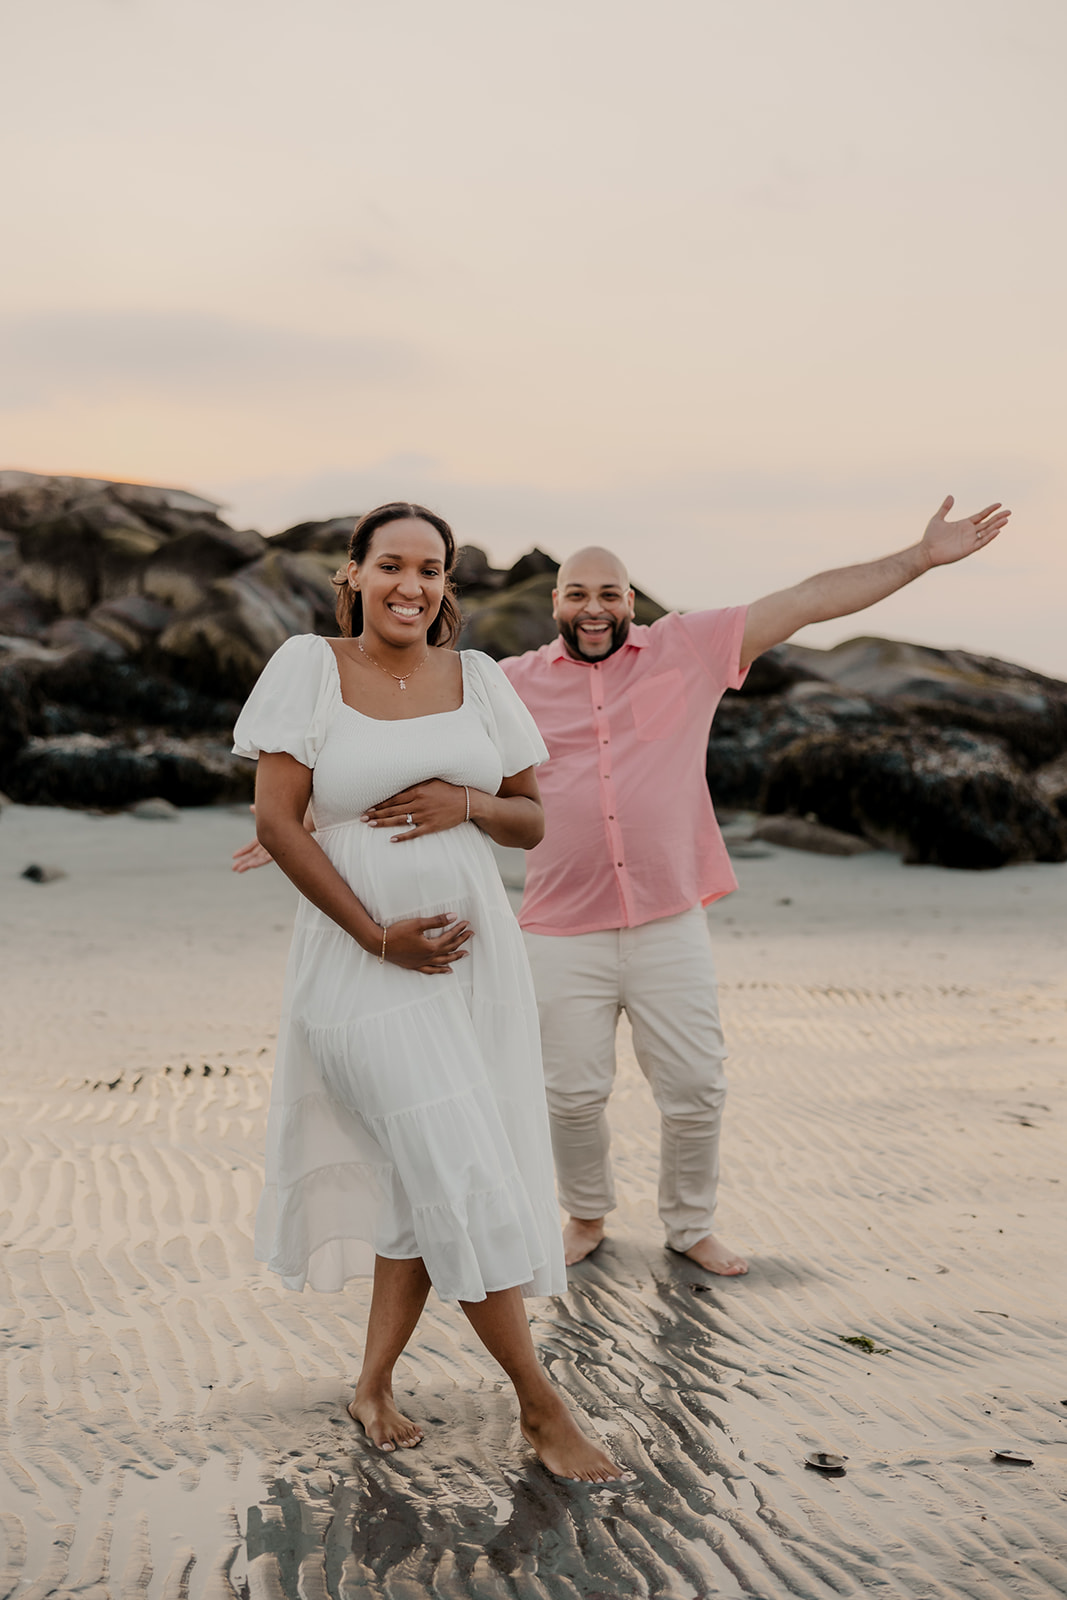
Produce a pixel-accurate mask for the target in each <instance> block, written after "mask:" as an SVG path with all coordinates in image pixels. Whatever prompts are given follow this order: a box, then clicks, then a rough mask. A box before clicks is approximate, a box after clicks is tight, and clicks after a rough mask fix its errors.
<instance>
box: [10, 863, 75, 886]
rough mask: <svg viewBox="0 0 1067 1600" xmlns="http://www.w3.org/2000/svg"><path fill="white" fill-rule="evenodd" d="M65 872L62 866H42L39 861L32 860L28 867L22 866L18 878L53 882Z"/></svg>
mask: <svg viewBox="0 0 1067 1600" xmlns="http://www.w3.org/2000/svg"><path fill="white" fill-rule="evenodd" d="M66 876H67V874H66V873H65V872H64V871H63V868H62V867H48V866H43V865H42V864H41V863H40V862H37V861H32V862H31V863H30V865H29V866H28V867H23V869H22V871H21V872H20V873H19V877H20V878H28V879H29V881H30V882H31V883H55V882H56V881H57V879H59V878H65V877H66Z"/></svg>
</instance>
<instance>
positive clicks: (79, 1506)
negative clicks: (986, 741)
mask: <svg viewBox="0 0 1067 1600" xmlns="http://www.w3.org/2000/svg"><path fill="white" fill-rule="evenodd" d="M790 859H791V858H783V860H782V861H772V862H769V863H765V862H759V863H754V864H753V866H754V867H756V866H758V869H759V872H758V874H755V875H754V883H755V888H754V893H753V900H752V911H751V913H750V915H749V921H748V922H747V923H746V922H745V920H744V917H743V916H741V914H740V912H738V913H735V914H734V915H735V921H734V922H733V923H732V925H731V927H732V929H733V930H734V931H738V930H739V931H740V933H741V934H743V935H744V938H743V939H739V940H738V942H737V943H736V944H731V943H730V933H729V931H728V930H727V929H726V928H725V925H721V926H720V929H719V933H720V934H721V935H722V938H723V961H722V969H723V976H724V1011H725V1014H726V1019H727V1023H728V1027H729V1032H730V1036H731V1039H732V1042H733V1048H734V1055H733V1060H732V1063H731V1072H732V1078H733V1099H732V1105H731V1113H730V1123H729V1130H728V1136H727V1141H726V1172H725V1188H726V1194H725V1196H724V1214H723V1216H722V1231H723V1233H724V1234H725V1235H726V1236H727V1237H728V1238H729V1239H730V1240H731V1242H736V1243H737V1244H738V1245H739V1246H744V1247H745V1248H747V1249H748V1250H749V1251H750V1252H751V1256H752V1261H753V1269H752V1272H751V1274H750V1275H749V1277H748V1278H747V1279H746V1280H743V1281H741V1280H737V1281H731V1282H726V1281H722V1280H710V1279H708V1278H707V1277H706V1276H705V1275H704V1274H703V1273H701V1272H700V1271H699V1270H698V1269H696V1268H695V1267H693V1266H692V1265H691V1264H689V1263H688V1262H686V1261H684V1260H683V1259H681V1258H679V1257H676V1256H673V1255H669V1254H667V1253H666V1252H665V1251H664V1250H663V1248H662V1246H661V1244H660V1242H659V1238H658V1233H657V1229H656V1226H655V1218H654V1193H655V1169H656V1161H657V1150H656V1139H655V1135H654V1131H653V1118H652V1117H651V1116H650V1114H649V1101H648V1096H647V1089H646V1087H645V1085H644V1082H643V1080H642V1079H641V1077H640V1075H639V1073H638V1071H637V1068H636V1066H635V1064H634V1062H633V1059H632V1054H631V1051H630V1045H629V1039H628V1035H627V1034H626V1032H625V1025H624V1027H623V1029H622V1030H621V1032H620V1041H619V1057H620V1081H619V1087H618V1092H617V1094H616V1101H615V1107H614V1121H615V1129H616V1152H617V1160H618V1167H619V1174H620V1178H621V1181H622V1188H623V1192H624V1193H625V1196H626V1199H625V1203H624V1204H623V1205H622V1206H621V1208H620V1211H619V1213H618V1214H617V1215H616V1217H615V1218H614V1219H613V1233H612V1238H611V1240H609V1242H608V1243H607V1244H605V1245H604V1246H603V1247H602V1248H601V1250H600V1251H599V1252H598V1253H597V1255H596V1256H595V1257H594V1258H593V1259H592V1260H590V1261H588V1262H587V1263H585V1264H583V1265H582V1266H581V1267H579V1268H577V1269H575V1270H574V1271H573V1272H572V1275H571V1282H572V1287H571V1292H570V1294H569V1295H568V1296H567V1297H566V1298H562V1299H560V1300H557V1301H541V1302H535V1303H534V1307H535V1313H536V1320H535V1323H534V1331H535V1335H536V1338H537V1340H538V1343H539V1346H540V1348H541V1351H542V1353H543V1355H544V1358H545V1360H546V1361H547V1363H548V1364H549V1366H550V1367H551V1369H552V1372H553V1374H554V1376H555V1377H556V1379H557V1380H558V1381H559V1382H560V1383H561V1384H562V1385H563V1386H564V1387H565V1388H566V1390H567V1392H568V1393H569V1394H570V1395H571V1397H572V1398H573V1400H574V1401H575V1403H576V1404H577V1405H578V1406H580V1407H581V1408H582V1410H583V1411H584V1413H585V1415H586V1417H587V1419H588V1420H589V1424H590V1426H591V1427H592V1428H594V1429H595V1430H596V1431H598V1432H599V1434H600V1435H601V1436H602V1437H603V1438H604V1440H605V1441H606V1442H607V1443H608V1445H609V1446H610V1448H611V1449H612V1450H613V1451H614V1452H615V1453H616V1455H617V1457H618V1458H619V1459H620V1460H621V1461H623V1462H625V1463H626V1465H627V1466H629V1467H630V1468H632V1469H633V1471H634V1472H635V1473H636V1474H637V1479H636V1482H635V1483H633V1484H628V1485H626V1486H622V1487H618V1488H611V1487H608V1488H604V1489H600V1490H589V1489H581V1488H577V1487H569V1486H565V1485H561V1484H558V1483H556V1482H554V1481H553V1480H551V1479H550V1478H549V1477H548V1476H547V1475H546V1474H545V1473H544V1472H543V1470H541V1469H540V1468H539V1466H538V1465H537V1464H536V1462H535V1461H534V1460H533V1458H532V1457H531V1456H530V1453H529V1452H528V1450H526V1448H525V1447H524V1445H523V1442H522V1440H521V1437H520V1435H519V1432H518V1428H517V1423H516V1418H515V1413H514V1408H513V1402H512V1400H511V1397H510V1393H509V1391H508V1388H507V1386H506V1384H505V1382H504V1380H503V1378H502V1375H501V1374H500V1373H499V1372H498V1371H497V1370H496V1369H495V1368H494V1367H493V1365H492V1363H491V1362H489V1361H488V1360H487V1359H486V1358H485V1357H484V1356H483V1355H482V1354H480V1353H479V1350H478V1348H477V1346H476V1344H475V1343H474V1342H473V1341H472V1338H471V1336H470V1334H469V1332H468V1331H467V1329H466V1325H465V1323H464V1322H463V1319H462V1318H461V1316H460V1315H459V1314H458V1313H457V1312H456V1311H454V1310H453V1309H451V1308H448V1307H442V1306H440V1305H439V1304H437V1303H436V1302H434V1301H431V1305H430V1308H429V1310H428V1312H427V1316H426V1318H425V1319H424V1322H423V1324H422V1325H421V1328H420V1330H419V1332H418V1334H417V1336H416V1340H415V1342H414V1344H413V1346H412V1349H411V1352H410V1355H409V1357H408V1358H407V1359H406V1360H405V1361H404V1363H403V1364H402V1367H401V1369H400V1372H399V1380H400V1381H399V1392H400V1394H401V1396H402V1404H404V1405H405V1406H406V1407H407V1408H408V1409H409V1410H410V1411H411V1412H412V1414H414V1415H416V1416H417V1417H418V1418H419V1419H420V1421H422V1422H423V1423H424V1425H425V1426H426V1430H427V1438H426V1441H425V1443H424V1444H423V1446H422V1447H421V1448H419V1449H418V1450H415V1451H412V1452H404V1453H401V1454H399V1455H397V1456H394V1457H385V1456H382V1455H380V1454H378V1453H377V1452H374V1451H372V1450H371V1449H370V1448H369V1447H368V1446H366V1445H365V1444H364V1443H363V1442H362V1440H361V1437H360V1436H359V1435H358V1434H357V1431H356V1430H355V1428H354V1427H353V1425H352V1424H351V1423H350V1422H349V1421H347V1419H346V1417H345V1412H344V1402H345V1400H346V1398H347V1394H348V1391H347V1389H346V1381H347V1380H349V1379H351V1377H352V1375H353V1373H354V1371H355V1369H356V1367H357V1365H358V1356H359V1350H360V1346H361V1330H362V1328H363V1326H364V1319H365V1312H366V1303H367V1295H366V1293H365V1292H364V1291H363V1290H362V1289H353V1290H352V1291H351V1292H349V1293H347V1294H345V1295H343V1296H322V1295H314V1294H310V1293H308V1294H305V1295H303V1296H297V1295H291V1294H287V1293H285V1292H284V1291H282V1290H280V1289H279V1288H277V1287H275V1286H274V1284H273V1282H272V1281H270V1280H269V1279H268V1278H267V1277H266V1276H265V1275H263V1274H262V1273H261V1271H260V1269H259V1268H257V1267H256V1265H255V1264H254V1263H253V1261H252V1255H251V1242H250V1238H251V1224H252V1213H253V1209H254V1205H255V1200H256V1196H257V1193H258V1184H259V1170H260V1168H259V1162H260V1151H261V1147H262V1139H263V1124H264V1115H265V1108H266V1099H267V1092H268V1075H267V1070H266V1067H265V1064H264V1063H265V1061H266V1060H267V1059H268V1057H266V1056H262V1055H259V1054H258V1052H259V1051H261V1050H263V1049H264V1048H265V1035H264V1037H262V1038H261V1037H258V1036H256V1037H252V1036H251V1027H250V1029H249V1035H250V1036H249V1037H247V1038H246V1041H245V1043H244V1044H241V1045H240V1046H239V1047H238V1048H237V1049H234V1050H227V1051H225V1052H222V1051H214V1052H209V1053H208V1054H206V1055H205V1054H200V1055H198V1056H188V1057H184V1058H173V1059H167V1058H166V1057H165V1056H164V1054H163V1051H162V1049H161V1051H160V1057H159V1059H158V1060H156V1061H155V1062H154V1063H153V1062H151V1061H145V1060H143V1059H140V1060H138V1061H137V1062H125V1061H121V1060H120V1061H119V1063H118V1064H117V1065H116V1066H115V1067H114V1068H113V1069H111V1070H108V1071H107V1072H103V1073H102V1072H100V1071H98V1070H96V1068H95V1067H94V1068H92V1069H90V1070H89V1071H79V1070H77V1064H76V1063H71V1061H70V1060H68V1062H67V1066H68V1067H71V1066H72V1065H73V1070H67V1071H66V1072H65V1073H62V1074H61V1073H59V1072H56V1071H55V1070H54V1069H53V1070H52V1071H51V1072H49V1071H47V1070H44V1069H43V1068H42V1067H41V1066H40V1064H38V1065H37V1066H36V1067H35V1069H34V1070H33V1071H32V1072H30V1071H27V1072H24V1073H18V1072H13V1071H11V1070H8V1071H7V1075H6V1078H5V1085H6V1086H5V1087H4V1089H3V1096H2V1099H3V1105H2V1120H0V1147H2V1155H3V1160H2V1165H0V1213H2V1228H3V1249H2V1251H0V1306H2V1312H0V1316H2V1327H3V1333H4V1343H5V1355H4V1362H3V1369H2V1372H3V1396H2V1405H3V1410H4V1415H3V1428H2V1435H0V1531H2V1543H3V1555H2V1561H0V1573H2V1581H0V1596H9V1597H17V1600H45V1597H48V1596H58V1597H66V1596H75V1595H77V1596H84V1597H89V1600H105V1597H109V1596H110V1597H113V1600H134V1597H142V1596H148V1597H158V1600H179V1597H186V1596H188V1597H190V1600H201V1597H210V1600H220V1597H233V1596H249V1597H252V1600H268V1597H269V1600H275V1597H286V1600H289V1597H293V1600H297V1597H299V1600H325V1597H327V1596H331V1597H336V1600H342V1597H343V1600H356V1597H360V1600H372V1597H373V1600H377V1597H382V1600H422V1597H425V1596H440V1597H442V1600H447V1597H453V1596H455V1597H461V1596H462V1597H468V1596H469V1597H477V1600H505V1597H508V1596H514V1597H523V1600H527V1597H528V1600H535V1597H536V1600H570V1597H582V1600H607V1597H609V1596H610V1597H613V1600H614V1597H616V1596H657V1597H663V1600H692V1597H705V1596H713V1595H714V1596H718V1595H727V1596H757V1597H766V1600H772V1597H778V1596H802V1597H805V1600H831V1597H833V1600H841V1597H849V1596H868V1595H874V1596H885V1597H887V1600H888V1597H898V1596H899V1597H908V1600H948V1597H953V1600H956V1597H961V1600H962V1597H968V1600H986V1597H988V1600H999V1597H1002V1596H1008V1595H1010V1596H1017V1597H1020V1600H1039V1597H1045V1596H1050V1595H1062V1594H1064V1593H1065V1592H1067V1518H1065V1508H1064V1499H1065V1495H1067V1404H1064V1402H1065V1401H1067V1368H1065V1366H1064V1363H1063V1349H1064V1345H1063V1336H1064V1306H1063V1294H1062V1255H1063V1250H1062V1246H1063V1228H1062V1210H1058V1209H1057V1208H1058V1207H1059V1206H1061V1204H1062V1200H1061V1196H1062V1189H1063V1187H1064V1184H1065V1183H1067V1173H1064V1171H1063V1149H1064V1144H1063V1122H1064V1116H1063V1104H1064V1097H1063V1088H1064V1078H1065V1075H1067V1074H1065V1070H1064V1044H1065V1040H1067V983H1064V982H1058V981H1056V979H1055V977H1054V976H1049V975H1048V973H1047V972H1043V974H1042V975H1041V976H1040V978H1039V981H1036V982H1028V981H1027V980H1025V978H1023V977H1014V976H1013V977H1011V978H1010V979H1009V980H1008V981H1005V982H1003V983H1002V984H1001V985H1000V987H999V988H998V987H996V986H995V985H994V984H992V983H990V982H986V981H983V982H981V983H975V984H973V985H971V986H968V984H967V983H966V982H963V981H958V980H960V977H961V974H960V972H957V971H955V970H954V971H953V973H952V974H951V981H946V982H944V983H942V982H941V981H940V974H939V975H938V981H933V979H932V978H931V976H930V973H929V970H928V967H929V963H928V962H926V961H918V960H911V966H910V969H909V970H910V971H911V975H912V976H911V981H910V982H909V981H905V979H906V969H908V960H905V958H904V957H903V956H900V959H899V960H898V962H897V970H896V975H895V977H894V978H893V981H892V982H888V983H885V984H884V985H881V986H879V984H878V983H877V982H872V981H871V978H870V970H869V969H870V963H869V962H867V961H866V959H865V958H864V957H863V955H862V952H859V953H857V951H855V950H854V951H851V952H850V951H849V950H848V949H841V948H839V947H837V946H835V947H834V948H835V952H836V953H835V955H834V959H833V961H832V962H830V963H829V965H831V966H833V968H834V982H832V983H831V982H828V981H826V976H825V970H826V967H827V965H828V962H827V959H826V955H827V951H826V948H825V946H823V945H820V942H819V935H818V931H817V929H815V931H812V928H813V925H812V924H807V925H806V930H807V932H806V936H805V937H804V938H803V939H802V940H801V941H800V943H799V944H796V945H791V944H789V943H788V941H787V940H786V941H785V942H783V943H782V945H781V947H780V949H779V950H778V955H779V956H780V959H779V960H778V961H777V962H775V961H774V960H773V959H768V960H767V961H766V962H762V961H758V960H756V944H755V941H757V940H759V941H763V942H764V943H767V942H768V941H769V943H768V956H769V958H770V957H773V956H774V954H775V949H774V948H772V946H773V939H774V933H773V925H772V924H771V923H770V922H767V921H766V919H764V921H761V920H760V916H761V913H760V905H761V901H760V894H762V893H763V891H764V889H766V897H767V899H768V905H769V904H771V903H772V898H771V897H772V896H773V894H774V893H775V892H777V891H780V890H781V888H782V884H783V881H786V875H787V874H788V872H790V871H792V870H793V869H792V867H791V865H790ZM783 862H784V864H783ZM838 866H844V867H846V868H847V869H848V872H849V876H848V878H847V880H845V881H847V883H848V884H849V885H851V886H853V887H854V888H855V887H857V886H858V888H859V889H862V888H863V885H864V884H865V883H867V882H869V881H871V880H870V878H869V876H868V878H864V876H863V875H864V873H867V874H868V875H870V874H871V873H872V872H874V873H877V872H878V871H881V870H882V869H881V868H880V867H877V866H876V867H874V868H872V867H870V866H868V865H865V864H864V862H863V860H862V858H860V859H859V860H858V862H847V863H837V862H833V863H831V867H832V868H834V869H836V868H837V867H838ZM820 870H822V871H824V872H825V868H821V869H820ZM1052 870H1055V869H1052ZM772 873H773V874H775V876H772ZM942 876H944V875H942ZM879 881H881V880H879ZM1059 881H1060V882H1062V881H1063V880H1062V879H1060V880H1059ZM902 882H903V883H904V884H905V887H903V888H901V889H900V891H899V892H900V893H901V894H906V893H909V892H910V890H908V888H907V887H906V882H907V879H906V874H903V875H902ZM791 884H792V879H789V880H788V882H787V890H788V887H789V886H790V885H791ZM793 887H794V898H795V892H796V891H795V885H793ZM250 892H253V891H250ZM254 892H255V893H257V894H260V895H261V896H262V895H264V894H266V893H267V891H266V890H265V889H263V888H260V889H257V890H255V891H254ZM270 893H271V894H273V893H275V891H274V890H271V891H270ZM738 918H739V919H740V920H737V919H738ZM266 926H267V923H266V922H264V927H266ZM272 937H273V935H272ZM789 937H790V938H792V937H793V934H792V933H790V935H789ZM263 938H264V939H266V938H267V934H266V933H264V934H263ZM783 940H784V936H783ZM746 941H747V942H746ZM847 942H848V941H846V944H847ZM820 950H822V958H821V959H820ZM276 954H277V952H276V951H275V949H274V946H273V945H272V946H270V947H269V949H268V947H267V946H266V945H264V947H263V951H261V952H259V954H258V956H257V959H261V960H264V961H266V960H274V959H275V958H276ZM909 960H910V958H909ZM972 965H973V964H972ZM902 974H904V976H902ZM850 978H851V981H850ZM187 1003H188V1005H189V1006H190V1007H193V1008H194V1009H195V997H194V996H188V997H187ZM228 1028H229V1030H230V1034H231V1035H232V1036H233V1037H235V1038H236V1037H237V1035H238V1034H239V1031H240V1030H239V1029H236V1027H235V1024H234V1022H233V1019H232V1018H231V1019H230V1020H229V1023H228ZM142 1047H143V1040H140V1036H139V1042H138V1049H139V1050H140V1049H142ZM116 1053H117V1054H118V1055H119V1056H121V1049H118V1050H117V1052H116ZM864 1336H865V1337H866V1338H867V1339H869V1341H870V1343H871V1345H872V1346H873V1349H870V1350H868V1349H865V1348H862V1347H861V1346H857V1345H855V1344H848V1343H845V1342H844V1340H845V1339H848V1338H853V1339H855V1338H862V1337H864ZM997 1448H1010V1449H1014V1450H1016V1451H1019V1452H1021V1453H1023V1454H1025V1455H1026V1456H1028V1457H1030V1458H1032V1460H1033V1463H1034V1464H1033V1465H1032V1466H1030V1467H1025V1466H1018V1465H1011V1464H1009V1463H1006V1462H997V1461H995V1460H994V1459H993V1456H992V1451H993V1450H994V1449H997ZM812 1449H827V1450H832V1451H835V1452H839V1453H841V1454H843V1455H846V1456H847V1457H848V1462H847V1472H846V1474H845V1475H844V1476H843V1477H838V1478H826V1477H823V1476H821V1475H820V1474H819V1473H817V1472H815V1471H813V1470H811V1469H810V1468H807V1467H805V1465H804V1457H805V1453H806V1452H808V1451H810V1450H812Z"/></svg>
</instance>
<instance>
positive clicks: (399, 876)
mask: <svg viewBox="0 0 1067 1600" xmlns="http://www.w3.org/2000/svg"><path fill="white" fill-rule="evenodd" d="M392 831H393V830H392V829H378V828H369V827H367V825H366V824H365V823H360V822H354V823H348V824H345V825H344V826H343V827H338V828H330V829H327V830H326V831H325V832H324V833H321V834H319V835H317V837H318V840H319V843H320V844H321V845H322V847H323V849H324V850H325V851H326V853H327V855H328V856H329V857H330V860H331V861H332V862H333V864H334V866H335V867H336V868H337V870H338V871H339V872H340V874H341V876H342V877H343V878H344V879H345V881H346V882H347V883H349V884H350V885H351V887H352V889H353V891H354V893H355V894H357V895H358V896H359V898H360V900H361V901H362V902H363V904H364V905H365V906H366V908H367V910H368V911H369V912H370V914H371V916H372V917H373V918H374V919H375V921H376V922H398V921H401V920H403V919H404V918H407V917H431V916H436V915H437V914H438V913H439V912H442V911H450V912H452V913H454V914H455V915H456V916H464V917H469V916H470V911H471V900H472V896H477V892H478V889H479V887H480V886H482V885H483V884H484V873H485V865H486V853H487V851H488V846H487V844H486V841H485V839H484V837H483V836H482V835H481V833H480V832H479V831H478V829H477V828H475V827H474V824H473V823H468V824H465V825H464V826H462V827H459V828H449V829H448V830H447V832H445V833H428V834H424V835H423V836H422V837H421V838H418V839H412V840H410V841H404V842H403V843H398V844H393V843H392V839H391V835H392ZM489 866H490V869H491V871H492V872H493V874H494V876H495V873H496V869H495V867H494V866H493V864H492V860H491V858H490V861H489Z"/></svg>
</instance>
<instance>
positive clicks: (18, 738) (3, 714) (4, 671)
mask: <svg viewBox="0 0 1067 1600" xmlns="http://www.w3.org/2000/svg"><path fill="white" fill-rule="evenodd" d="M33 706H34V702H33V696H32V692H31V690H30V687H29V685H28V684H27V682H26V679H25V677H24V676H23V674H22V673H21V671H19V669H18V667H17V666H16V665H14V664H10V663H5V662H3V661H0V775H2V774H3V773H4V772H5V771H6V770H7V766H8V764H9V762H10V761H11V760H12V759H13V758H14V757H15V756H16V755H17V754H18V752H19V751H20V750H21V749H22V747H23V745H24V744H25V743H26V742H27V740H28V739H29V736H30V714H31V712H32V710H33ZM2 781H3V779H2V776H0V783H2Z"/></svg>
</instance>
